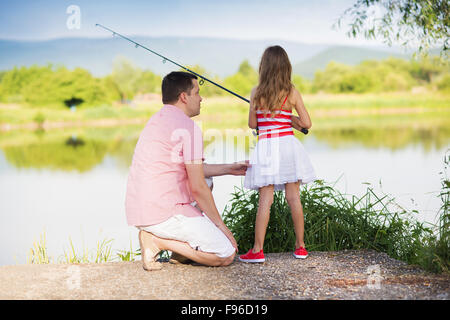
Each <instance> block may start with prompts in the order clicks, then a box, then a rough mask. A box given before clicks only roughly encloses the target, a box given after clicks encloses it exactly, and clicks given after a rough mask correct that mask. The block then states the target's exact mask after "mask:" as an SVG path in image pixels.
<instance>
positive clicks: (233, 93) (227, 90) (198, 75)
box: [95, 23, 308, 134]
mask: <svg viewBox="0 0 450 320" xmlns="http://www.w3.org/2000/svg"><path fill="white" fill-rule="evenodd" d="M95 26H96V27H100V28H103V29H105V30H107V31H109V32H111V33H112V34H113V37H114V36H119V37H121V38H122V39H125V40H127V41H129V42H131V43H133V44H134V46H135V47H136V48H138V47H141V48H142V49H145V50H147V51H149V52H151V53H153V54H155V55H157V56H158V57H161V58H162V59H163V60H162V62H163V63H166V62H167V61H169V62H171V63H173V64H174V65H176V66H178V67H180V68H182V69H184V70H186V71H187V72H190V73H192V74H195V75H196V76H197V77H199V78H200V81H199V85H202V84H203V83H204V82H205V81H208V82H209V83H211V84H213V85H215V86H217V87H219V88H220V89H222V90H225V91H226V92H228V93H231V94H232V95H234V96H236V97H238V98H240V99H242V100H244V101H245V102H247V103H250V100H248V99H246V98H244V97H242V96H240V95H239V94H237V93H235V92H233V91H231V90H229V89H227V88H225V87H223V86H221V85H220V84H218V83H216V82H214V81H212V80H209V79H208V78H206V77H204V76H202V75H201V74H198V73H197V72H195V71H192V70H190V69H188V68H186V67H185V66H182V65H181V64H179V63H177V62H175V61H173V60H171V59H169V58H167V57H165V56H163V55H161V54H159V53H158V52H155V51H153V50H152V49H149V48H147V47H146V46H143V45H142V44H140V43H138V42H136V41H134V40H132V39H130V38H128V37H125V36H124V35H122V34H120V33H117V32H116V31H114V30H111V29H110V28H107V27H105V26H103V25H101V24H99V23H96V24H95ZM301 132H303V133H304V134H308V130H307V129H305V128H302V130H301Z"/></svg>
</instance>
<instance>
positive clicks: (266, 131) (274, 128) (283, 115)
mask: <svg viewBox="0 0 450 320" xmlns="http://www.w3.org/2000/svg"><path fill="white" fill-rule="evenodd" d="M287 98H288V97H286V98H285V99H284V102H283V104H282V105H281V108H280V109H277V110H276V111H275V115H274V117H273V118H270V117H269V116H267V114H266V112H264V111H261V110H256V117H257V120H258V131H259V133H258V139H265V138H276V137H283V136H289V135H292V136H293V135H294V131H293V130H292V122H291V116H292V111H291V110H286V109H283V107H284V104H285V103H286V100H287Z"/></svg>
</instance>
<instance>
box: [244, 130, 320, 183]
mask: <svg viewBox="0 0 450 320" xmlns="http://www.w3.org/2000/svg"><path fill="white" fill-rule="evenodd" d="M314 180H316V174H315V172H314V168H313V166H312V164H311V161H310V160H309V157H308V155H307V154H306V150H305V148H304V147H303V144H302V143H301V142H300V141H299V140H298V139H297V138H296V137H295V136H292V135H289V136H284V137H279V138H266V139H260V140H258V143H257V144H256V147H255V149H254V150H253V153H252V155H251V156H250V167H249V168H248V169H247V173H246V174H245V180H244V187H245V188H247V189H252V190H258V189H259V188H261V187H264V186H268V185H272V184H273V185H274V189H275V190H284V185H285V184H286V183H292V182H298V181H300V183H301V184H306V183H309V182H312V181H314Z"/></svg>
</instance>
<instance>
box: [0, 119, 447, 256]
mask: <svg viewBox="0 0 450 320" xmlns="http://www.w3.org/2000/svg"><path fill="white" fill-rule="evenodd" d="M111 130H113V129H111ZM117 130H119V129H117ZM139 131H140V128H138V129H135V130H134V131H132V133H129V132H128V131H126V130H125V131H120V132H119V133H114V134H113V135H111V133H110V132H82V133H78V132H77V133H73V134H59V135H56V136H52V134H47V133H41V134H35V136H33V135H32V134H31V135H30V134H26V135H25V137H20V139H23V141H24V142H23V143H17V142H14V143H13V142H11V143H9V144H8V143H6V144H5V143H4V144H3V147H2V150H0V199H1V201H0V213H1V216H0V244H1V251H0V252H1V256H0V265H9V264H22V263H26V257H27V254H28V252H29V250H30V248H31V247H32V245H33V242H34V241H36V240H38V239H39V236H40V235H41V234H43V233H44V232H45V235H46V240H47V248H48V251H49V253H50V256H51V257H52V258H53V260H54V261H55V262H56V261H57V260H58V258H60V257H62V256H63V255H64V251H68V250H69V239H71V240H72V241H73V244H74V245H75V247H76V248H77V250H78V251H79V252H81V251H82V249H83V248H87V249H89V250H91V251H92V250H95V248H96V247H97V242H98V241H102V240H105V239H113V242H112V244H113V245H112V247H113V250H114V251H116V250H124V249H129V248H130V245H131V246H132V248H133V249H134V250H136V249H137V248H139V245H138V240H137V231H136V230H135V228H132V227H129V226H127V224H126V219H125V210H124V199H125V191H126V182H127V175H128V166H129V163H130V161H131V157H132V152H133V150H134V145H135V143H136V139H137V135H138V134H139ZM91 137H103V138H102V139H103V140H101V139H100V140H98V141H94V139H92V138H91ZM10 139H11V141H13V140H14V139H19V138H16V137H11V138H10ZM300 139H301V141H302V143H303V144H304V146H305V147H306V150H307V151H308V153H309V156H310V158H311V160H312V162H313V165H314V167H315V169H316V173H317V176H318V177H319V178H320V179H323V180H325V181H327V182H335V181H336V185H335V186H336V188H338V189H339V190H340V191H341V192H344V193H348V194H355V195H362V194H364V193H365V192H366V188H367V184H365V183H369V184H371V186H372V187H373V188H374V190H375V191H376V192H378V193H379V194H382V193H385V194H389V195H391V196H393V197H395V199H396V202H397V203H398V204H399V205H401V206H402V207H404V208H406V209H408V210H417V211H418V212H419V213H418V214H417V218H418V220H420V221H429V222H434V219H435V217H436V213H437V212H438V210H439V207H440V205H441V203H440V199H439V198H438V194H439V191H440V188H441V175H440V174H439V172H441V171H442V170H443V168H444V156H445V154H446V152H447V150H448V149H449V147H450V139H449V137H448V136H445V137H444V138H443V139H440V143H439V144H437V145H436V144H429V143H424V142H421V141H413V142H407V143H405V144H403V145H402V146H399V147H396V148H392V146H390V145H389V144H388V143H387V144H386V145H384V144H383V143H379V144H376V145H374V146H370V145H369V146H367V145H365V144H364V143H361V142H359V141H354V143H344V144H336V143H334V142H330V141H327V140H326V139H322V138H320V137H317V136H315V135H314V134H313V133H311V134H309V135H308V136H302V137H301V138H300ZM205 157H206V162H208V163H220V162H233V161H235V160H243V159H248V158H249V150H248V148H245V147H240V146H239V145H238V144H236V143H235V142H233V141H231V142H230V141H223V140H219V139H216V140H214V141H210V143H209V144H208V143H205ZM75 159H76V160H75ZM242 179H243V178H241V177H235V176H223V177H216V178H215V180H214V190H213V195H214V198H215V201H216V205H217V207H218V209H219V212H222V211H223V209H224V207H225V206H226V204H227V202H228V201H229V199H230V193H231V192H233V190H234V187H235V186H240V185H241V183H242Z"/></svg>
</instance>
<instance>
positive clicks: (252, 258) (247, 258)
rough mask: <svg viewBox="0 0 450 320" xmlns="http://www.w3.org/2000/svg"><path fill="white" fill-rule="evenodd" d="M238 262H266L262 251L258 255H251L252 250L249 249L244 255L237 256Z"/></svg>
mask: <svg viewBox="0 0 450 320" xmlns="http://www.w3.org/2000/svg"><path fill="white" fill-rule="evenodd" d="M239 260H240V261H242V262H250V263H257V262H264V261H266V258H265V257H264V252H263V251H262V250H261V251H260V252H258V253H253V252H252V249H250V250H249V251H248V252H247V253H246V254H243V255H241V256H239Z"/></svg>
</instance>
